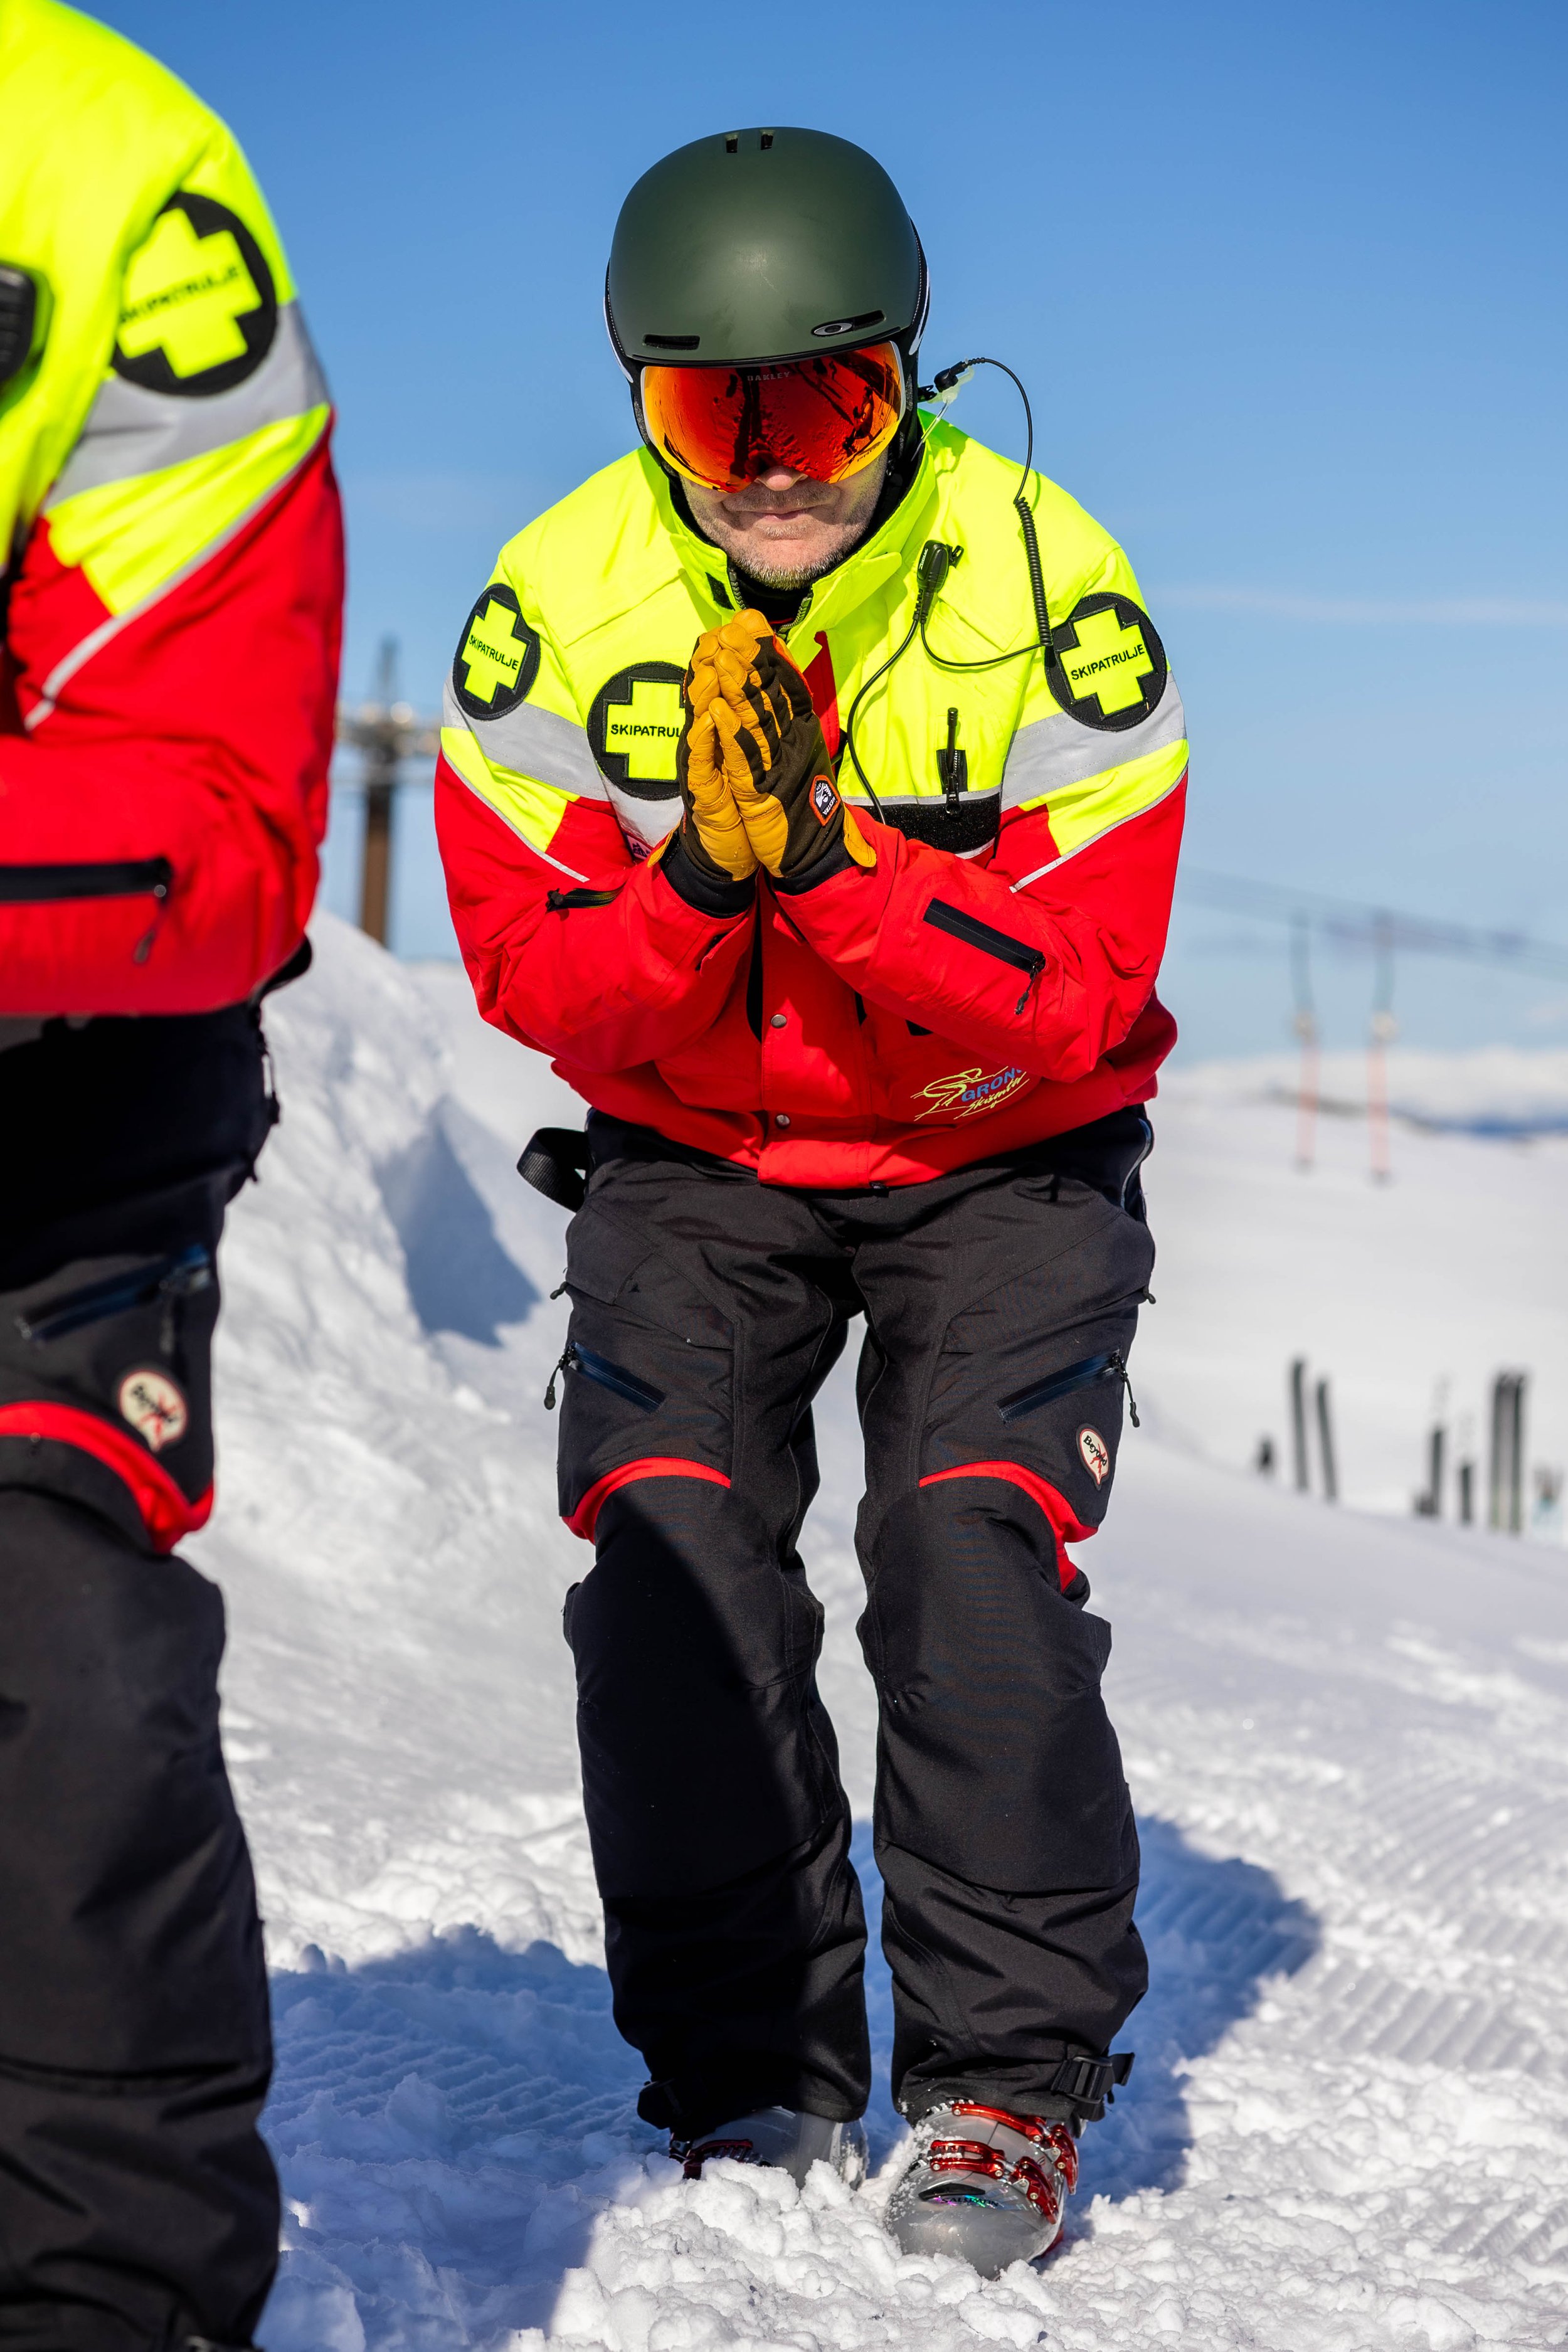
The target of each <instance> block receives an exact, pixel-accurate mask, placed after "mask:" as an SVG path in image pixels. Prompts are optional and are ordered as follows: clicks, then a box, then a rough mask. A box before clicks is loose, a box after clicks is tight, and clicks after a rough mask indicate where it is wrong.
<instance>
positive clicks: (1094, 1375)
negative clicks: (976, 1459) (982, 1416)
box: [996, 1348, 1142, 1429]
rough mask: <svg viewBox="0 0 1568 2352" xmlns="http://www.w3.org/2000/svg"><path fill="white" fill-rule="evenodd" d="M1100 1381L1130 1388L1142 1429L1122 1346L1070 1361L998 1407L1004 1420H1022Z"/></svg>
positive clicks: (1133, 1414) (1134, 1417)
mask: <svg viewBox="0 0 1568 2352" xmlns="http://www.w3.org/2000/svg"><path fill="white" fill-rule="evenodd" d="M1096 1381H1121V1385H1122V1387H1123V1388H1124V1389H1125V1390H1126V1391H1127V1410H1128V1412H1129V1413H1130V1414H1131V1420H1132V1426H1133V1428H1134V1429H1138V1428H1141V1427H1142V1423H1141V1422H1140V1421H1139V1419H1138V1405H1137V1402H1136V1400H1135V1398H1134V1397H1133V1394H1132V1383H1131V1381H1130V1380H1129V1379H1128V1377H1127V1362H1126V1359H1125V1358H1124V1357H1123V1355H1122V1353H1121V1349H1119V1348H1113V1349H1111V1351H1110V1354H1109V1355H1107V1356H1085V1357H1084V1359H1083V1360H1082V1361H1081V1362H1080V1363H1077V1364H1068V1367H1067V1369H1066V1370H1065V1371H1060V1372H1053V1373H1052V1374H1051V1377H1050V1379H1049V1380H1048V1381H1036V1382H1035V1383H1034V1385H1033V1387H1031V1388H1026V1389H1016V1390H1015V1391H1014V1392H1013V1394H1012V1395H1011V1396H1005V1397H1003V1398H1002V1399H1001V1400H1000V1402H998V1404H997V1407H996V1410H997V1412H999V1413H1000V1414H1001V1416H1002V1418H1003V1420H1004V1421H1022V1420H1023V1419H1024V1417H1025V1415H1026V1413H1031V1412H1038V1411H1039V1410H1040V1408H1041V1406H1042V1405H1047V1404H1055V1402H1056V1401H1057V1399H1058V1397H1065V1396H1071V1394H1072V1392H1073V1391H1074V1390H1075V1389H1087V1388H1092V1387H1093V1386H1094V1384H1095V1382H1096Z"/></svg>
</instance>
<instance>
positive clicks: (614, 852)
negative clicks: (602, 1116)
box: [436, 757, 752, 1070]
mask: <svg viewBox="0 0 1568 2352" xmlns="http://www.w3.org/2000/svg"><path fill="white" fill-rule="evenodd" d="M436 829H437V838H438V840H439V842H440V847H441V858H442V863H443V864H444V866H446V869H447V897H448V899H449V902H450V905H451V909H452V921H453V925H454V927H455V929H456V930H457V934H458V946H459V947H460V948H461V950H462V955H463V961H464V963H465V965H466V966H467V968H468V978H469V979H470V981H471V982H473V988H474V994H475V997H476V999H477V1000H478V1003H479V1011H480V1012H481V1013H483V1014H484V1016H485V1019H486V1020H487V1021H489V1022H493V1023H494V1024H495V1026H496V1027H497V1028H498V1029H504V1030H506V1031H508V1032H509V1033H510V1034H511V1035H512V1036H514V1037H520V1038H521V1039H522V1041H523V1043H524V1044H525V1045H533V1046H536V1047H538V1048H539V1050H540V1051H541V1052H542V1053H546V1054H550V1055H557V1056H559V1057H561V1058H562V1059H563V1060H566V1061H569V1062H574V1063H575V1064H576V1065H577V1066H578V1067H579V1068H582V1069H585V1070H626V1069H633V1068H635V1067H637V1065H638V1064H639V1063H643V1062H652V1061H657V1060H658V1059H660V1058H661V1057H662V1056H664V1055H669V1054H674V1053H676V1052H678V1051H679V1048H680V1047H681V1046H683V1045H689V1043H690V1042H691V1040H692V1039H693V1038H694V1037H697V1036H699V1035H700V1034H701V1033H702V1031H703V1030H704V1029H706V1028H707V1027H708V1026H709V1025H710V1024H711V1023H712V1022H713V1021H715V1020H716V1019H717V1018H718V1015H719V1013H720V1011H721V1007H722V1006H723V1003H724V1002H725V999H726V998H727V997H728V995H729V992H730V989H731V983H732V982H733V979H734V975H735V969H736V966H737V964H738V963H739V962H740V960H741V957H742V953H743V952H744V950H745V948H746V945H747V942H748V941H749V940H750V938H751V935H752V903H750V902H748V904H747V905H746V907H745V908H743V909H742V910H740V911H736V912H726V913H714V912H710V911H707V910H705V909H704V908H700V907H695V906H692V905H689V903H688V901H687V900H686V899H685V898H683V897H682V896H681V895H680V894H679V891H677V890H676V889H675V888H674V887H673V886H672V884H671V883H670V882H669V881H668V879H667V877H666V876H665V874H664V872H663V869H662V866H659V865H656V864H655V863H654V862H653V861H652V860H651V859H650V860H647V861H644V862H643V863H641V864H634V863H633V861H632V859H631V857H630V856H629V854H628V852H627V850H626V843H625V840H624V839H623V837H622V835H621V831H620V828H619V826H618V825H617V824H616V821H615V818H614V816H613V815H612V814H610V811H609V810H608V808H607V807H605V805H604V804H603V803H594V802H588V801H584V800H574V801H571V802H570V803H566V805H565V807H564V813H563V815H562V817H561V820H560V822H559V824H557V826H556V827H555V830H554V832H553V834H552V838H551V842H550V850H549V854H548V855H547V856H545V855H541V854H540V853H538V852H537V851H535V850H534V849H533V848H532V846H531V845H530V844H529V843H528V842H526V841H525V840H523V839H522V838H521V835H519V834H518V833H517V832H515V831H514V830H513V829H512V827H511V826H510V825H509V824H506V823H505V822H503V820H502V819H501V818H500V816H498V815H497V814H496V812H495V811H494V810H493V809H492V808H491V807H489V804H488V803H486V802H485V801H483V800H482V799H481V798H480V797H479V794H478V793H476V792H474V791H472V790H471V789H470V788H469V787H468V785H467V784H465V783H464V782H463V780H462V778H461V777H460V776H459V775H458V773H457V772H456V771H455V770H454V769H453V768H452V766H451V765H450V763H449V762H448V761H447V759H446V758H445V757H443V758H442V759H440V760H439V761H437V767H436Z"/></svg>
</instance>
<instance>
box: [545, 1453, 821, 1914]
mask: <svg viewBox="0 0 1568 2352" xmlns="http://www.w3.org/2000/svg"><path fill="white" fill-rule="evenodd" d="M597 1547H598V1559H597V1564H596V1566H595V1568H594V1570H593V1571H592V1573H591V1574H590V1575H589V1576H587V1577H586V1578H585V1579H584V1581H583V1582H582V1583H581V1584H580V1585H577V1586H576V1587H574V1591H573V1592H572V1594H571V1596H570V1600H569V1603H568V1608H567V1612H566V1634H567V1639H568V1641H569V1642H570V1643H571V1645H572V1651H573V1655H574V1659H575V1661H576V1666H577V1694H578V1718H577V1719H578V1732H579V1737H580V1741H581V1746H582V1753H583V1776H584V1802H585V1805H586V1809H587V1814H588V1826H589V1831H590V1833H591V1835H592V1838H593V1843H594V1859H595V1868H596V1870H597V1872H598V1876H599V1885H600V1888H601V1890H602V1892H603V1893H604V1894H605V1895H656V1894H670V1893H673V1892H679V1891H681V1890H689V1891H697V1890H700V1889H702V1888H706V1887H712V1886H717V1885H723V1884H725V1883H726V1882H727V1881H729V1880H731V1879H732V1878H736V1877H739V1876H741V1875H742V1874H744V1873H745V1872H747V1871H749V1870H752V1869H755V1868H757V1867H758V1866H759V1865H760V1864H763V1862H765V1861H767V1860H769V1859H770V1858H771V1857H772V1856H773V1855H774V1854H777V1853H782V1852H783V1851H784V1849H785V1848H787V1847H789V1846H792V1845H795V1844H797V1843H800V1842H801V1841H802V1840H804V1839H805V1838H808V1837H810V1836H811V1835H812V1833H813V1832H815V1831H816V1828H817V1827H818V1826H819V1824H820V1823H821V1822H822V1821H823V1819H824V1818H825V1816H826V1812H827V1811H829V1810H830V1809H831V1808H832V1806H833V1805H834V1804H835V1803H836V1802H837V1796H836V1790H835V1780H834V1774H833V1771H832V1769H831V1763H830V1757H829V1755H828V1753H827V1752H826V1748H825V1742H826V1739H827V1738H828V1737H829V1735H827V1734H826V1727H825V1726H823V1725H821V1721H820V1717H821V1710H820V1707H819V1706H818V1704H817V1701H816V1687H815V1675H816V1658H817V1653H818V1650H819V1648H820V1646H821V1640H822V1611H821V1607H820V1605H819V1603H818V1602H817V1601H816V1600H815V1599H814V1598H813V1596H812V1594H811V1593H810V1591H808V1590H807V1588H806V1584H805V1577H804V1575H803V1574H802V1572H801V1571H800V1570H799V1568H798V1567H797V1566H792V1567H790V1568H787V1569H784V1568H781V1567H780V1566H779V1564H778V1560H777V1558H776V1554H775V1548H774V1545H773V1541H772V1540H771V1538H770V1537H769V1534H768V1530H767V1528H766V1527H765V1525H764V1524H763V1520H762V1518H761V1517H760V1515H759V1514H758V1513H757V1512H756V1511H755V1510H754V1509H752V1507H751V1506H750V1505H749V1504H748V1503H747V1502H746V1501H745V1499H744V1498H743V1497H742V1496H739V1495H736V1494H732V1493H731V1491H730V1489H729V1488H728V1487H726V1486H717V1485H713V1484H711V1483H709V1482H706V1481H700V1480H694V1479H689V1478H660V1477H649V1478H643V1479H638V1480H637V1481H636V1482H634V1483H633V1484H631V1485H628V1486H623V1487H620V1488H618V1489H617V1490H616V1492H614V1493H613V1494H612V1495H611V1496H609V1497H608V1498H607V1499H606V1501H605V1505H604V1507H603V1509H602V1511H601V1513H600V1515H599V1520H598V1529H597ZM676 1693H679V1701H678V1702H677V1705H676V1707H675V1708H672V1694H676Z"/></svg>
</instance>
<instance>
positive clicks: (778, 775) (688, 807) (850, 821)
mask: <svg viewBox="0 0 1568 2352" xmlns="http://www.w3.org/2000/svg"><path fill="white" fill-rule="evenodd" d="M681 699H682V702H683V704H684V706H685V713H686V716H685V721H684V724H683V725H682V728H681V730H680V741H679V745H678V747H677V750H676V755H675V772H676V777H677V780H678V782H679V785H680V798H681V803H682V806H683V811H684V814H683V816H682V819H681V828H680V838H681V846H682V849H683V851H684V853H685V855H686V856H687V857H688V858H689V859H690V861H691V863H692V864H693V865H694V866H696V867H697V868H698V870H699V871H700V872H702V873H705V874H708V875H709V876H710V877H713V878H715V879H722V880H725V881H730V882H744V881H746V880H748V879H749V878H750V877H752V875H753V874H755V872H756V870H757V868H758V867H759V866H762V867H763V870H764V871H765V872H766V873H768V874H771V875H772V876H773V877H774V878H775V879H777V880H782V881H784V883H786V884H790V883H809V881H810V878H811V877H812V875H813V873H814V872H815V870H816V868H817V867H818V866H821V864H822V862H823V861H824V859H825V858H827V857H829V856H832V854H833V853H834V852H835V851H836V850H837V848H838V847H839V845H843V847H844V848H845V849H847V851H848V853H849V855H850V856H851V857H852V858H853V859H854V860H855V862H856V864H857V865H858V866H872V865H874V864H875V863H876V859H875V856H874V854H873V852H872V851H871V849H870V847H869V846H868V844H867V842H866V840H865V838H864V836H863V835H861V833H860V831H859V829H858V826H857V824H856V823H855V819H854V817H853V816H852V815H849V814H847V811H846V810H845V807H844V803H843V802H842V801H841V800H840V798H839V796H838V787H837V783H836V782H835V781H834V774H833V763H832V761H830V760H829V758H828V756H827V746H826V743H825V742H824V741H823V740H822V726H821V722H820V720H819V719H818V718H817V716H816V711H815V709H813V708H812V701H811V694H810V691H809V689H808V688H807V686H806V683H805V678H804V677H802V676H801V674H800V672H799V670H798V669H796V667H795V664H794V663H793V662H792V661H791V659H790V657H789V656H788V654H786V653H785V651H784V647H783V646H782V645H781V644H780V643H779V641H778V639H777V637H775V636H774V635H773V629H772V626H771V625H770V624H769V623H768V621H767V620H766V618H765V617H764V615H763V614H761V613H756V612H746V613H738V614H736V616H735V618H734V619H733V620H732V621H726V622H725V624H724V625H723V627H722V628H721V629H710V630H709V631H708V632H707V634H706V635H703V636H700V637H699V638H698V640H697V644H696V646H695V647H694V649H693V651H692V656H691V664H690V667H689V669H688V670H687V673H686V676H685V677H684V679H683V680H682V682H681Z"/></svg>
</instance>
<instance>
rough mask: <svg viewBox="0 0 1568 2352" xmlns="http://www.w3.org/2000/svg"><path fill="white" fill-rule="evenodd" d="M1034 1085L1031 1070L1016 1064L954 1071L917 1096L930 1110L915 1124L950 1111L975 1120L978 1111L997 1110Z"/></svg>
mask: <svg viewBox="0 0 1568 2352" xmlns="http://www.w3.org/2000/svg"><path fill="white" fill-rule="evenodd" d="M1031 1083H1032V1081H1031V1079H1030V1076H1029V1073H1028V1072H1027V1070H1020V1069H1019V1068H1017V1066H1016V1065H1015V1066H1010V1067H1009V1068H1007V1069H1005V1070H981V1069H978V1068H976V1069H973V1070H954V1071H953V1072H952V1074H951V1076H948V1077H945V1078H932V1080H931V1084H930V1085H929V1086H926V1087H921V1090H920V1092H919V1094H917V1095H916V1097H915V1100H916V1101H917V1102H928V1103H929V1104H930V1105H931V1108H930V1110H922V1111H921V1114H920V1118H917V1119H916V1121H915V1124H916V1126H917V1127H918V1126H919V1125H920V1120H921V1118H931V1117H932V1115H933V1114H934V1113H935V1112H937V1111H949V1112H951V1113H952V1117H953V1118H973V1116H974V1114H975V1112H976V1111H983V1110H994V1109H995V1108H996V1106H997V1104H998V1103H1004V1102H1007V1101H1009V1100H1010V1099H1011V1098H1012V1097H1013V1096H1014V1095H1016V1094H1017V1093H1018V1092H1019V1090H1020V1089H1021V1088H1022V1087H1026V1086H1028V1085H1030V1084H1031Z"/></svg>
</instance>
